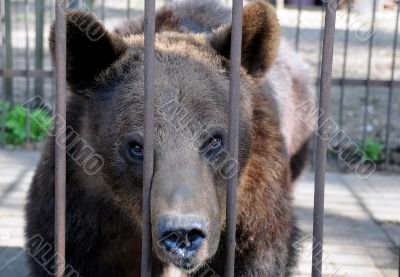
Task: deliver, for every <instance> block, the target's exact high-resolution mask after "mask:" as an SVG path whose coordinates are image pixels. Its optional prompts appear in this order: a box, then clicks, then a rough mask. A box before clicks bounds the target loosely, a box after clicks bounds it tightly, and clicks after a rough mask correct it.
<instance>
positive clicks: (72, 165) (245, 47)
mask: <svg viewBox="0 0 400 277" xmlns="http://www.w3.org/2000/svg"><path fill="white" fill-rule="evenodd" d="M230 16H231V11H230V8H229V7H227V6H225V5H223V4H221V3H219V2H218V1H212V0H205V1H195V0H187V1H177V2H173V3H172V4H170V5H168V6H166V7H164V8H162V9H160V10H159V11H158V12H157V16H156V32H157V33H156V38H155V40H156V41H155V51H156V54H155V55H156V56H155V137H154V140H155V149H154V153H155V154H154V156H155V169H154V176H153V181H152V183H153V184H152V187H153V188H152V198H151V205H152V217H151V219H152V225H156V224H155V222H156V220H157V216H158V213H161V212H162V211H163V210H165V209H168V207H169V206H168V205H170V202H174V201H176V202H178V203H180V204H181V205H183V206H182V207H183V208H182V209H183V211H184V212H185V211H186V210H185V209H186V208H187V209H191V210H197V209H198V210H201V211H204V214H206V215H210V225H212V226H211V227H210V231H209V232H210V234H211V235H210V238H209V239H208V244H209V247H208V248H207V249H203V250H202V252H201V253H200V254H199V257H196V259H197V260H196V267H194V268H193V270H191V271H187V270H184V269H182V268H180V267H179V265H177V264H173V263H172V262H171V261H170V260H169V259H168V257H167V256H165V255H164V254H163V253H162V250H160V249H158V246H157V244H156V243H154V241H155V236H156V233H155V232H156V231H153V233H152V234H153V263H152V268H153V276H188V275H189V274H190V276H204V275H201V274H202V273H203V274H204V269H205V268H208V269H211V270H212V271H210V272H215V273H216V274H218V275H219V276H223V262H224V257H225V254H224V236H225V235H224V233H225V231H224V229H225V224H226V223H225V209H226V206H225V201H226V193H225V190H226V180H225V179H224V178H223V177H221V176H220V175H221V173H216V172H215V171H214V169H213V168H211V169H210V168H209V166H207V164H206V163H205V162H204V161H203V160H202V157H201V156H198V152H196V151H198V150H196V146H197V145H196V144H195V143H192V142H191V141H189V138H193V137H196V140H201V134H199V130H198V129H199V126H200V127H204V126H206V127H207V126H214V125H218V126H222V129H223V130H222V131H221V135H220V136H221V137H223V138H224V137H226V133H227V126H228V111H229V101H228V96H229V58H230V34H231V27H230V20H231V19H230ZM67 19H68V20H67V82H68V87H69V94H68V102H67V119H66V125H67V130H66V131H65V132H66V133H67V142H66V145H67V180H66V181H67V207H66V265H67V268H66V272H67V274H66V276H96V277H97V276H99V277H100V276H107V277H108V276H118V277H120V276H121V277H122V276H140V260H141V259H140V258H141V228H142V182H143V179H142V174H143V168H142V164H140V162H138V160H134V159H132V157H131V156H129V154H127V151H126V145H127V143H128V144H129V141H131V139H132V137H133V138H135V140H139V141H140V139H142V138H141V137H140V136H141V134H142V132H143V101H144V100H143V84H144V76H143V64H144V63H143V52H144V36H143V18H138V19H136V20H134V21H132V22H129V23H126V24H124V25H122V26H121V27H119V28H117V29H116V30H115V31H113V32H110V31H106V30H105V29H104V27H103V26H102V25H101V23H99V22H98V21H97V20H96V19H95V18H94V17H93V16H91V15H89V14H86V13H83V12H79V11H70V12H69V13H68V14H67ZM77 22H78V23H77ZM86 27H87V28H86ZM89 28H93V29H97V30H100V31H102V32H103V33H102V35H101V36H98V37H96V39H95V40H94V39H90V36H88V35H87V30H88V29H89ZM50 46H51V49H52V53H53V56H54V51H55V49H54V29H53V31H52V34H51V39H50ZM240 78H241V84H240V86H241V87H240V91H241V103H240V144H239V161H238V163H239V185H238V191H237V231H236V243H237V244H236V258H235V276H248V277H250V276H271V277H272V276H288V275H290V272H291V269H292V267H293V265H294V264H295V260H296V249H295V242H296V238H297V228H296V225H295V219H294V215H293V207H292V186H293V183H294V181H295V179H296V178H297V177H298V175H299V174H300V172H301V170H302V168H303V165H304V162H305V154H306V152H307V151H306V145H307V142H308V140H309V139H310V136H311V134H312V127H310V126H309V125H308V124H307V123H306V122H303V121H302V119H301V118H302V117H304V116H305V115H306V114H301V112H304V113H306V112H307V111H304V110H301V111H299V110H297V109H296V108H297V107H298V106H300V105H301V104H302V103H307V102H309V101H313V95H312V89H311V83H310V77H309V75H308V70H307V66H306V65H305V64H304V63H303V62H302V61H301V59H300V58H299V57H298V56H297V55H296V54H295V53H294V52H293V51H292V50H291V49H290V47H289V46H288V45H287V44H286V43H285V41H284V40H283V39H281V37H280V31H279V24H278V20H277V18H276V15H275V12H274V10H273V8H272V6H270V5H269V4H267V3H265V2H263V1H252V2H250V3H249V4H247V5H246V6H245V8H244V12H243V42H242V68H241V77H240ZM171 99H172V100H173V101H172V100H171ZM168 103H172V104H171V105H172V106H173V107H172V109H175V108H176V109H180V108H181V107H183V109H184V110H187V111H188V113H187V114H188V115H193V116H194V117H195V118H196V122H199V124H198V125H196V126H194V123H193V122H192V121H191V122H190V123H188V124H186V125H188V126H186V125H185V128H183V129H180V130H179V131H180V132H177V130H176V129H174V127H173V126H171V122H170V121H171V120H169V121H168V120H167V119H166V118H165V115H164V114H163V113H162V112H161V111H160V109H162V107H165V106H166V105H167V104H168ZM176 103H179V107H175V106H174V105H175V104H176ZM168 111H170V109H169V108H168V109H167V112H166V113H168ZM164 113H165V109H164ZM299 113H300V114H299ZM173 116H174V118H173V119H174V120H172V121H173V122H172V123H174V122H175V121H176V120H180V119H179V118H178V119H177V118H176V117H175V116H176V114H174V115H173ZM167 121H168V122H167ZM175 123H176V122H175ZM207 128H208V127H207ZM213 130H214V129H213ZM58 135H59V134H55V133H54V132H53V134H52V135H51V136H50V137H49V139H48V141H47V143H46V146H45V149H44V151H43V154H42V157H41V160H40V162H39V165H38V168H37V170H36V173H35V176H34V178H33V181H32V185H31V188H30V191H29V196H28V203H27V205H26V220H27V226H26V241H27V242H26V248H27V253H28V260H29V264H30V270H31V276H34V277H39V276H53V274H54V248H53V242H54V211H55V207H54V201H55V199H54V198H55V197H54V182H55V174H54V167H55V156H54V149H55V143H56V141H57V136H58ZM55 138H56V139H55ZM88 146H90V149H93V150H94V151H95V153H96V154H95V155H97V156H96V157H100V158H99V159H98V160H97V162H98V163H97V165H98V164H100V165H101V166H100V167H99V169H98V170H97V169H96V170H95V171H90V167H89V166H88V167H85V165H86V164H87V161H86V158H87V156H85V150H87V149H88ZM92 157H93V155H92ZM88 169H89V172H88ZM176 172H179V173H180V174H178V173H176ZM193 172H194V173H193ZM176 175H184V176H178V177H177V176H176ZM170 180H174V184H175V183H179V182H182V183H184V184H186V183H190V184H192V183H194V185H193V186H191V187H189V189H190V190H191V191H195V192H196V195H197V196H198V197H196V198H193V201H187V200H186V201H183V200H181V198H179V199H178V200H176V199H175V198H174V201H170V202H168V201H166V200H165V198H164V196H165V197H166V187H168V186H172V185H173V184H172V183H170ZM185 182H186V183H185ZM201 185H203V186H204V187H200V188H198V187H199V186H201ZM196 186H197V187H196ZM168 193H169V192H168ZM190 199H192V198H190ZM165 202H168V203H165ZM188 202H189V203H188ZM182 203H183V204H182ZM185 205H187V206H185ZM211 223H212V224H211ZM212 228H214V229H215V230H214V229H212ZM200 256H201V257H200Z"/></svg>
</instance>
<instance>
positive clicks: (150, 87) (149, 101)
mask: <svg viewBox="0 0 400 277" xmlns="http://www.w3.org/2000/svg"><path fill="white" fill-rule="evenodd" d="M144 15H145V16H144V165H143V169H144V172H143V228H142V261H141V276H142V277H148V276H151V249H152V241H151V218H150V193H151V181H152V177H153V166H154V138H153V136H154V43H155V42H154V41H155V0H146V1H145V5H144Z"/></svg>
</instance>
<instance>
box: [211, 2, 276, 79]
mask: <svg viewBox="0 0 400 277" xmlns="http://www.w3.org/2000/svg"><path fill="white" fill-rule="evenodd" d="M242 28H243V29H242V30H243V34H242V57H241V58H242V66H243V67H244V68H245V69H246V70H247V72H248V73H249V74H251V75H253V76H260V75H262V74H263V73H264V72H265V71H266V70H268V69H269V68H270V67H271V65H272V63H273V62H274V60H275V58H276V55H277V52H278V48H279V43H280V27H279V22H278V18H277V16H276V13H275V9H274V8H273V6H272V5H271V4H269V3H266V1H265V2H261V1H255V2H251V3H249V4H248V5H246V6H245V7H244V9H243V26H242ZM231 33H232V26H227V27H222V28H220V29H217V30H216V31H215V32H214V33H213V34H212V35H211V39H210V44H211V46H212V47H213V48H214V49H215V50H216V51H217V52H218V53H219V54H220V55H222V56H224V57H225V58H227V59H229V57H230V49H231Z"/></svg>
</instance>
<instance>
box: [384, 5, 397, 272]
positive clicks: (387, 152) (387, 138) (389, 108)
mask: <svg viewBox="0 0 400 277" xmlns="http://www.w3.org/2000/svg"><path fill="white" fill-rule="evenodd" d="M399 15H400V3H398V4H397V14H396V25H395V28H394V37H393V54H392V55H393V58H392V68H391V74H390V75H391V76H390V81H391V82H390V87H389V96H388V106H387V114H386V133H385V166H386V168H388V167H389V162H390V145H389V141H390V122H391V115H392V101H393V90H394V86H395V85H394V74H395V70H396V56H397V36H398V31H399ZM399 272H400V269H399ZM399 274H400V273H399Z"/></svg>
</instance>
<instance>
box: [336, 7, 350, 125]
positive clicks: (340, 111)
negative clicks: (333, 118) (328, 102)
mask: <svg viewBox="0 0 400 277" xmlns="http://www.w3.org/2000/svg"><path fill="white" fill-rule="evenodd" d="M351 6H352V4H351V2H349V3H348V4H347V18H346V32H345V35H344V53H343V64H342V83H341V84H340V100H339V128H340V129H342V128H343V105H344V88H345V85H344V80H345V79H346V73H347V72H346V69H347V52H348V48H349V33H350V32H349V29H350V26H349V25H350V14H351Z"/></svg>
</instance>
